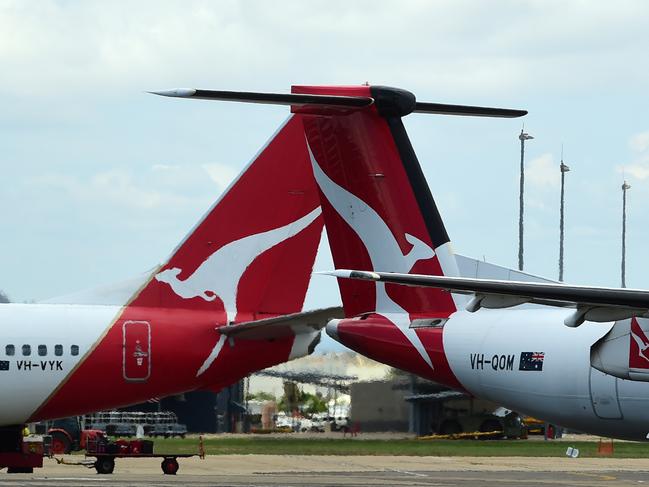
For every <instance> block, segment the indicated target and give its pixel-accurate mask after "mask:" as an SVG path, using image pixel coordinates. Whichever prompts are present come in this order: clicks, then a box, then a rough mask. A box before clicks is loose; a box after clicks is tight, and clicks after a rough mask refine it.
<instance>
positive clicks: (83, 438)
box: [47, 416, 104, 455]
mask: <svg viewBox="0 0 649 487" xmlns="http://www.w3.org/2000/svg"><path fill="white" fill-rule="evenodd" d="M47 426H48V428H47V434H48V435H50V436H51V437H52V446H51V450H52V453H53V454H55V455H62V454H65V453H70V452H72V451H79V450H85V449H86V444H87V443H88V439H89V438H94V437H96V436H97V435H102V434H104V431H103V430H101V429H86V428H83V426H82V422H81V421H79V418H78V417H77V416H72V417H70V418H63V419H57V420H54V421H50V422H48V424H47Z"/></svg>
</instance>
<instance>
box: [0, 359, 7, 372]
mask: <svg viewBox="0 0 649 487" xmlns="http://www.w3.org/2000/svg"><path fill="white" fill-rule="evenodd" d="M0 370H9V361H8V360H0Z"/></svg>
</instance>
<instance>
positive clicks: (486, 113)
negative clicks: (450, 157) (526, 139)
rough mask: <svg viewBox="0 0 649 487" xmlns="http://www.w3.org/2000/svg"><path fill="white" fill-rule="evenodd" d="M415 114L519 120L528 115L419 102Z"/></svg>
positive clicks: (524, 111)
mask: <svg viewBox="0 0 649 487" xmlns="http://www.w3.org/2000/svg"><path fill="white" fill-rule="evenodd" d="M415 113H432V114H436V115H459V116H464V117H499V118H518V117H522V116H524V115H527V110H512V109H510V108H491V107H474V106H470V105H447V104H445V103H426V102H419V101H418V102H417V103H416V105H415Z"/></svg>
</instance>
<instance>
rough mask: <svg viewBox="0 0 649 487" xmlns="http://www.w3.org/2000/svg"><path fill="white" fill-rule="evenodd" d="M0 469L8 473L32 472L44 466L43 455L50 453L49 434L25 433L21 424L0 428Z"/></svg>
mask: <svg viewBox="0 0 649 487" xmlns="http://www.w3.org/2000/svg"><path fill="white" fill-rule="evenodd" d="M0 430H1V431H0V432H1V433H2V434H0V438H1V441H0V469H3V468H7V473H32V472H33V471H34V468H41V467H42V466H43V456H44V455H49V454H50V451H49V440H51V438H50V437H48V436H41V435H28V436H24V435H23V428H22V427H21V426H11V427H3V428H0Z"/></svg>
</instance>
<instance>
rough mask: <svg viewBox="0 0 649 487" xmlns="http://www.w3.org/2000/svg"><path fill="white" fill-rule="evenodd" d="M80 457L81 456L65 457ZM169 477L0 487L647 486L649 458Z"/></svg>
mask: <svg viewBox="0 0 649 487" xmlns="http://www.w3.org/2000/svg"><path fill="white" fill-rule="evenodd" d="M68 458H69V459H70V460H72V461H74V460H77V461H78V460H80V459H81V458H83V457H79V456H73V457H68ZM179 461H180V471H179V472H178V475H176V476H166V475H163V474H162V472H161V470H160V460H158V459H137V460H134V459H118V460H117V463H116V467H115V473H114V474H112V475H98V474H96V473H95V471H94V469H93V470H91V469H88V468H86V467H83V466H73V465H58V464H56V462H54V460H50V459H47V460H46V464H45V466H44V468H43V469H38V470H36V471H35V473H34V474H29V475H28V474H14V475H9V474H6V473H4V472H2V473H0V486H5V485H7V486H50V487H59V486H68V485H70V486H82V485H83V486H85V485H100V486H105V487H112V486H126V485H128V486H137V487H140V486H141V487H145V486H146V487H155V486H176V485H191V486H208V485H209V486H243V485H245V486H275V485H277V486H281V485H286V486H294V485H305V486H310V487H319V486H333V485H337V486H338V485H340V486H359V485H377V486H382V485H395V486H420V485H421V486H431V485H435V486H473V485H494V486H495V485H512V486H514V485H526V486H533V485H539V486H554V485H558V486H567V485H575V486H598V485H607V486H609V485H638V484H643V483H647V482H649V459H615V458H575V459H573V458H529V457H527V458H525V457H403V456H400V457H396V456H353V457H343V456H301V455H215V456H209V457H207V458H206V459H205V460H200V459H197V458H191V459H180V460H179Z"/></svg>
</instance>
